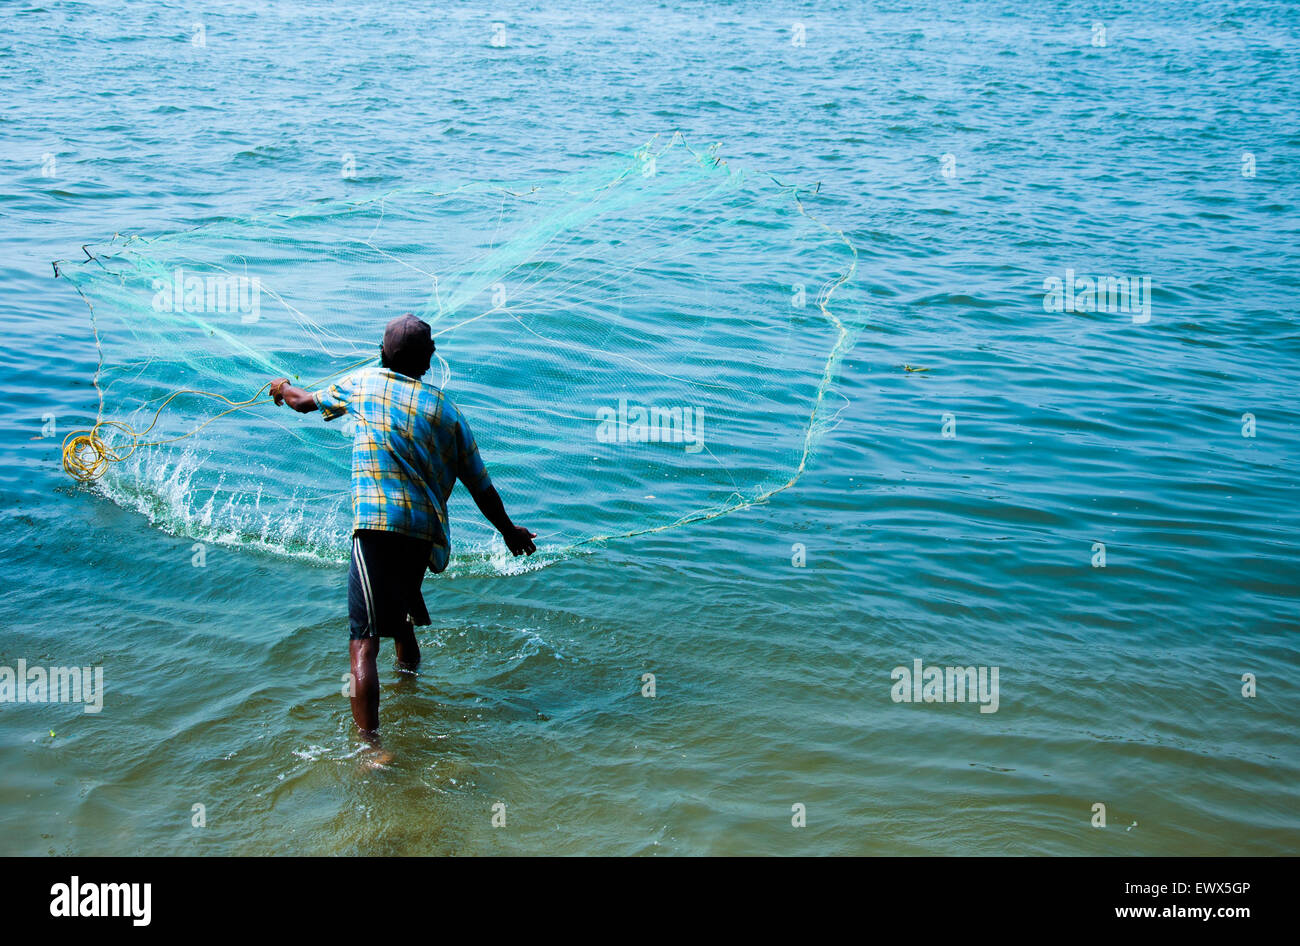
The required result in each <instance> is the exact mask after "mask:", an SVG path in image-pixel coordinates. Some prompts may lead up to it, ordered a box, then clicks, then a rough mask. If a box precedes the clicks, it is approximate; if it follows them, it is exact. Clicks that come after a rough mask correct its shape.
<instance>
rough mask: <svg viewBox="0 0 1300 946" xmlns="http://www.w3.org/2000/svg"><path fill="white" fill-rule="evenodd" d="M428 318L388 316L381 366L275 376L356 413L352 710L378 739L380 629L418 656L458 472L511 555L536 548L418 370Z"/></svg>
mask: <svg viewBox="0 0 1300 946" xmlns="http://www.w3.org/2000/svg"><path fill="white" fill-rule="evenodd" d="M433 347H434V346H433V335H432V333H431V332H430V330H429V326H428V324H427V323H425V322H423V321H421V320H420V319H417V318H416V317H415V316H413V315H410V314H407V315H402V316H399V317H398V318H395V319H393V321H391V322H389V323H388V327H387V328H386V329H385V330H384V344H383V347H382V348H381V349H380V361H381V363H382V365H383V367H381V368H374V367H371V368H362V369H361V370H360V371H358V372H356V373H354V374H353V375H351V376H350V377H348V378H346V379H345V380H343V381H340V382H338V383H337V384H334V385H331V386H330V387H329V388H328V389H326V390H324V391H317V392H316V393H315V394H310V393H308V392H307V391H304V390H302V389H301V388H295V387H294V386H293V385H291V384H290V383H289V379H288V378H277V379H276V380H275V381H274V382H272V384H271V396H272V397H273V398H275V403H276V404H277V405H278V404H288V405H289V406H290V407H292V408H293V409H294V410H295V411H298V412H299V413H302V414H307V413H310V412H311V411H314V410H317V409H319V410H320V412H321V415H322V416H323V417H324V418H325V420H333V419H334V418H336V417H341V416H343V415H344V414H349V413H350V414H351V415H352V416H353V417H354V418H355V419H356V433H355V435H354V436H353V441H352V529H353V533H352V567H351V569H350V570H349V572H348V619H349V623H350V625H351V628H352V642H351V645H350V647H351V653H352V682H353V696H352V718H353V719H355V720H356V723H357V728H358V729H360V730H361V732H362V734H363V735H364V736H366V737H367V738H368V739H370V740H371V741H373V740H374V739H375V736H376V731H377V730H378V729H379V678H378V674H377V672H376V670H375V658H376V657H377V656H378V654H379V638H381V637H391V638H393V642H394V644H395V645H396V649H397V664H398V667H399V668H400V669H403V670H414V669H415V668H416V666H417V665H418V664H419V662H420V646H419V644H417V643H416V640H415V625H417V624H418V625H424V624H428V623H430V621H429V612H428V610H427V609H426V608H425V606H424V596H423V595H422V594H421V593H420V582H421V581H422V580H423V578H424V570H425V568H426V567H427V568H428V569H429V570H431V571H433V572H435V573H436V572H440V571H442V570H443V569H444V568H446V567H447V559H448V557H449V555H450V553H451V540H450V534H449V532H448V528H447V497H448V496H450V495H451V490H452V487H454V486H455V485H456V480H457V479H459V480H460V481H461V482H462V483H464V484H465V487H466V489H468V490H469V492H470V495H471V496H473V497H474V502H475V503H477V504H478V508H479V511H481V512H482V513H483V515H484V516H486V517H487V519H488V521H489V522H491V523H492V525H494V526H496V527H497V530H498V531H499V532H500V533H501V537H502V538H503V539H505V541H506V546H507V547H508V548H509V549H510V551H511V553H512V554H514V555H523V554H524V553H527V554H529V555H532V554H533V553H534V552H535V551H537V547H536V546H535V545H533V539H535V538H537V535H536V533H533V532H529V531H528V530H527V529H525V528H523V527H522V526H517V525H515V524H514V523H513V522H511V521H510V517H509V516H507V515H506V510H505V507H504V506H503V505H502V504H501V497H500V496H498V495H497V491H496V489H495V488H494V487H493V486H492V480H491V479H489V478H488V473H487V470H486V469H485V468H484V466H483V460H482V459H481V458H480V457H479V454H478V447H477V446H476V445H475V443H474V435H473V434H471V433H470V430H469V425H468V424H467V423H465V418H464V417H463V416H461V413H460V411H459V410H458V409H457V408H456V405H455V404H453V403H452V402H451V399H450V398H448V397H447V396H446V395H444V394H443V393H442V391H440V390H439V389H438V388H436V387H434V386H433V385H431V384H421V383H420V378H421V377H423V375H424V374H425V372H427V371H428V370H429V363H430V360H431V359H432V358H433Z"/></svg>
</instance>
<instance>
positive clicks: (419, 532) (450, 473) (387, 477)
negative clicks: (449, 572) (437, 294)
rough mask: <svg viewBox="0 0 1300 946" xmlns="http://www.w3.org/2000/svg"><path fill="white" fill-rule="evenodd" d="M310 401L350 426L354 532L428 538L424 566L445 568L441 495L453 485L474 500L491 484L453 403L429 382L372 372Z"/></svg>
mask: <svg viewBox="0 0 1300 946" xmlns="http://www.w3.org/2000/svg"><path fill="white" fill-rule="evenodd" d="M313 397H314V398H315V399H316V403H317V405H319V407H320V410H321V415H322V416H323V417H324V418H325V419H326V420H333V419H334V418H336V417H341V416H342V415H344V414H351V415H352V416H353V418H355V420H356V428H357V429H356V434H355V435H354V437H353V441H352V528H353V529H354V530H355V529H378V530H381V531H384V532H400V533H402V534H403V535H410V536H414V537H416V538H419V539H429V540H431V541H432V542H433V552H432V554H431V555H430V557H429V568H430V569H432V570H433V571H435V572H440V571H442V570H443V569H444V568H446V567H447V559H448V558H449V556H450V554H451V530H450V527H449V525H448V523H447V497H448V496H450V495H451V491H452V488H453V487H454V486H455V485H456V480H457V479H459V480H460V481H461V482H462V483H464V484H465V487H466V489H468V490H469V491H470V494H471V495H473V496H474V497H476V498H477V497H478V496H481V495H482V493H483V492H484V491H485V490H487V489H488V488H489V487H490V486H491V485H492V480H491V479H490V478H489V477H488V473H487V469H486V468H485V467H484V466H483V459H482V458H481V457H480V456H479V453H478V446H477V445H476V444H475V443H474V435H473V434H472V433H470V430H469V425H468V424H467V423H465V418H464V417H462V416H461V413H460V411H459V410H458V409H457V407H456V405H455V404H453V403H452V401H451V399H450V398H449V397H447V396H445V395H444V394H443V393H442V391H440V390H439V389H438V388H436V387H434V386H433V385H431V384H421V383H420V382H419V381H416V380H413V379H412V378H408V377H407V376H406V375H402V374H397V373H396V372H393V371H389V370H388V369H386V368H373V367H372V368H362V369H361V370H360V371H358V372H356V373H355V374H353V375H351V376H350V377H348V378H345V379H344V380H342V381H340V382H338V383H337V384H333V385H331V386H330V387H329V388H327V389H326V390H324V391H318V392H316V394H314V395H313Z"/></svg>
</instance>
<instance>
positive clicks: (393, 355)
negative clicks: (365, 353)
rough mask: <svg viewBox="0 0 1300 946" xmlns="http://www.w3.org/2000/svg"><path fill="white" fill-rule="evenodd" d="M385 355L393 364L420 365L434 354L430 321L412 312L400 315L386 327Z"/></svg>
mask: <svg viewBox="0 0 1300 946" xmlns="http://www.w3.org/2000/svg"><path fill="white" fill-rule="evenodd" d="M383 351H384V357H385V358H387V359H388V361H389V363H390V364H393V365H412V364H415V365H418V364H420V363H421V362H423V361H426V359H428V357H429V356H430V355H432V354H433V332H432V330H431V329H430V328H429V323H428V322H425V321H424V320H423V319H417V318H416V317H415V316H413V315H412V314H411V313H409V312H408V313H406V314H405V315H399V316H398V317H397V318H395V319H393V321H391V322H389V323H388V327H387V328H386V329H384V348H383Z"/></svg>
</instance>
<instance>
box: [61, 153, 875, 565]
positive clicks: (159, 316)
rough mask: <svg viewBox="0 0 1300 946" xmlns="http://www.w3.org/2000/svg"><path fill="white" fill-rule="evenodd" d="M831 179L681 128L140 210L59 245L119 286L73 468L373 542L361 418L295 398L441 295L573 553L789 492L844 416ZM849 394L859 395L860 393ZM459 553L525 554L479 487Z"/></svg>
mask: <svg viewBox="0 0 1300 946" xmlns="http://www.w3.org/2000/svg"><path fill="white" fill-rule="evenodd" d="M806 199H807V198H806V196H805V195H803V194H801V193H800V192H798V191H797V190H796V189H794V188H793V187H789V186H786V185H784V184H782V183H780V182H778V181H776V180H774V179H772V178H770V177H766V176H762V175H747V174H745V173H743V172H741V171H739V170H736V169H734V168H732V167H730V166H729V165H728V164H727V163H726V162H724V161H722V160H721V159H719V158H718V156H717V154H716V149H711V150H709V151H706V152H697V151H696V150H694V149H692V148H691V147H690V146H689V145H688V144H687V143H686V142H685V141H684V140H683V139H682V138H681V137H680V136H674V137H673V138H672V139H671V140H670V141H668V142H667V143H666V144H663V143H660V142H659V141H657V140H655V141H652V142H650V143H649V144H647V145H646V146H645V147H643V148H642V149H640V150H638V151H637V152H635V153H633V154H631V155H623V156H619V157H617V158H615V159H612V160H611V161H609V162H605V163H603V164H600V165H598V166H595V167H592V168H590V169H588V170H585V171H582V172H579V173H574V174H569V175H567V176H562V177H559V178H557V179H554V180H545V181H528V182H519V183H511V184H506V185H501V184H471V185H468V186H464V187H458V188H455V189H450V190H443V191H433V190H422V189H418V188H414V189H406V190H401V191H396V192H392V193H388V194H384V195H382V196H378V197H374V198H372V199H369V200H361V201H333V202H322V203H319V204H317V205H314V206H310V207H307V208H304V209H300V210H297V211H294V212H285V213H275V214H269V215H265V216H260V217H255V218H248V219H238V220H221V221H218V222H214V223H210V224H206V225H204V226H201V227H199V228H197V229H194V230H190V231H186V232H180V233H172V234H166V235H161V236H147V237H146V236H144V235H140V234H134V235H118V236H115V237H114V239H113V240H112V241H110V242H108V243H106V244H103V245H92V246H88V247H87V248H86V256H87V258H86V259H85V260H83V261H80V262H78V263H75V264H74V263H67V262H64V263H60V264H56V270H57V271H58V273H59V274H60V275H61V276H63V277H65V278H67V279H69V280H70V281H71V282H72V283H73V284H74V285H75V286H76V288H77V290H78V291H79V292H80V293H81V295H82V296H83V298H84V299H85V300H86V302H87V303H88V305H89V306H90V309H91V316H92V318H91V321H92V325H93V330H94V332H95V336H96V341H97V345H98V348H99V353H100V364H99V367H98V371H97V373H96V376H95V386H96V389H97V391H98V395H99V414H98V417H97V424H96V425H95V427H94V428H93V430H89V431H82V432H79V433H78V434H77V435H75V436H72V437H70V438H69V440H68V441H67V443H66V444H65V460H66V463H65V465H66V467H67V469H68V471H69V473H71V474H72V475H74V476H76V477H77V478H79V479H81V480H83V481H85V482H87V483H91V484H93V487H94V488H95V489H98V490H100V491H101V492H103V493H104V494H105V495H106V496H108V497H110V498H111V499H113V500H114V501H115V502H118V503H120V504H122V505H125V506H128V507H130V508H134V509H137V510H139V511H140V512H142V513H144V514H145V515H147V516H148V517H149V518H150V519H151V521H153V522H154V523H155V524H157V525H159V526H160V527H162V528H164V529H166V530H168V531H171V532H174V533H178V534H184V535H188V536H192V537H194V538H196V539H202V540H210V541H216V542H225V543H229V544H238V545H249V546H257V547H264V548H268V549H273V550H275V551H277V552H281V553H287V554H296V555H303V556H307V557H314V558H320V559H324V560H329V561H336V560H342V559H343V558H345V557H346V554H347V547H348V543H347V534H348V530H349V528H350V494H349V469H350V446H351V433H352V428H351V427H350V426H349V425H348V424H347V423H346V422H337V421H336V422H334V423H330V424H325V423H322V421H321V419H320V416H319V415H317V414H312V415H298V414H294V413H293V412H291V411H289V410H288V409H287V408H276V407H274V406H273V405H272V404H271V402H270V400H269V398H268V396H267V392H266V385H267V383H268V382H269V381H270V380H271V379H272V378H274V377H276V376H281V375H283V376H287V377H290V378H294V379H297V380H296V381H295V383H298V384H300V385H301V386H304V387H307V388H308V389H315V388H316V387H318V386H321V385H324V384H326V383H328V382H329V381H332V380H335V379H338V378H341V377H344V376H346V374H347V373H348V372H349V371H351V370H355V369H356V368H357V367H358V366H360V365H364V364H368V363H376V362H377V355H378V345H379V340H380V338H381V336H382V333H383V327H384V325H385V323H386V322H387V321H388V320H389V319H390V318H392V317H393V316H395V315H398V314H400V313H402V312H407V311H411V312H415V313H416V314H417V315H419V316H421V317H422V318H424V319H426V320H427V321H428V322H429V323H430V324H431V325H432V326H433V331H434V336H435V338H436V340H437V347H438V352H437V354H438V356H439V357H438V360H437V361H435V363H434V365H433V369H432V371H431V373H430V375H427V376H426V378H425V380H426V381H429V382H432V383H435V384H439V385H440V386H442V387H443V389H444V390H445V391H446V392H447V393H448V394H449V395H450V396H451V397H452V399H453V400H455V401H456V403H457V404H458V405H459V406H460V408H461V409H462V411H463V412H464V413H465V415H466V417H467V418H468V420H469V422H470V425H471V427H472V428H473V430H474V433H475V435H476V438H477V440H478V443H479V447H480V449H481V451H482V453H483V456H484V458H485V459H486V461H487V464H488V469H489V471H490V472H491V473H492V476H493V479H494V481H495V482H496V484H497V487H498V489H499V490H500V492H501V493H502V495H503V496H504V497H505V499H506V504H507V508H508V509H509V510H510V511H511V513H512V515H514V516H515V518H516V519H517V520H518V521H520V522H522V523H526V524H528V525H530V526H532V527H533V528H534V530H535V531H537V532H538V533H540V536H539V539H538V546H539V549H540V550H541V551H543V552H551V553H562V552H564V551H566V550H568V549H573V548H575V547H579V546H583V545H591V544H592V543H597V542H602V541H609V540H613V539H616V538H620V537H629V536H634V535H638V534H642V533H646V532H650V531H662V530H665V529H669V528H673V527H675V526H679V525H683V524H686V523H689V522H693V521H698V520H700V519H704V518H709V517H715V516H719V515H723V514H725V513H728V512H732V511H735V510H736V509H739V508H744V507H746V506H748V505H752V504H754V503H757V502H762V501H764V500H766V499H767V498H768V497H770V496H771V495H772V494H773V493H775V492H777V491H780V490H782V489H785V488H786V487H788V486H790V485H792V484H793V483H794V482H796V481H797V480H798V478H799V476H800V475H801V474H802V472H803V471H804V469H805V468H806V466H807V464H808V461H809V455H810V451H811V449H812V447H813V445H814V443H815V441H816V439H817V436H818V435H819V434H820V433H821V432H822V431H824V430H825V429H826V427H827V426H828V425H829V424H831V423H832V422H833V420H834V416H835V414H836V410H835V406H834V405H835V398H834V397H833V396H831V387H832V385H833V382H834V378H835V372H836V368H837V366H838V364H839V361H840V359H841V357H842V356H843V354H844V353H845V351H846V350H847V349H848V347H849V345H850V344H851V343H852V340H853V336H854V334H855V332H856V331H857V330H858V328H859V327H860V326H859V325H857V324H856V323H855V321H854V318H855V317H857V316H859V315H860V313H859V312H856V311H852V309H855V308H856V307H851V306H847V305H845V304H843V296H844V292H845V291H846V290H845V288H844V287H845V285H846V284H847V283H848V281H849V280H850V277H851V276H852V274H853V270H854V267H855V261H856V252H855V251H854V249H853V247H852V245H851V244H850V243H849V241H848V240H847V239H846V238H845V237H844V235H843V234H842V233H841V232H839V231H837V230H834V229H832V228H830V227H828V226H827V225H825V224H823V223H822V222H820V221H819V220H817V219H815V218H814V217H813V216H811V215H810V214H809V213H808V212H807V210H806V208H805V204H804V201H805V200H806ZM841 403H842V402H841ZM449 513H450V516H451V519H452V538H453V552H454V555H453V568H452V570H453V571H455V570H456V568H457V566H458V565H459V566H460V567H465V566H467V565H469V564H472V563H473V562H475V561H478V562H492V561H499V558H500V556H498V554H497V547H496V546H494V545H493V539H494V536H493V534H492V530H491V528H490V527H489V526H488V525H487V524H486V523H484V522H482V521H481V520H480V519H479V517H478V515H477V512H476V511H475V510H474V508H473V505H472V502H471V501H470V500H469V499H468V496H467V494H465V492H464V490H463V489H461V490H457V491H456V493H455V494H454V496H453V500H452V502H451V504H450V507H449Z"/></svg>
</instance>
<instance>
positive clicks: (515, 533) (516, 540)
mask: <svg viewBox="0 0 1300 946" xmlns="http://www.w3.org/2000/svg"><path fill="white" fill-rule="evenodd" d="M501 538H503V539H505V540H506V548H508V549H509V550H510V554H511V555H524V554H527V555H532V554H533V553H534V552H536V551H537V546H535V545H533V539H535V538H537V533H536V532H529V531H528V530H527V529H525V528H524V527H523V526H511V527H510V528H509V529H506V530H505V531H504V532H502V533H501Z"/></svg>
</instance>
